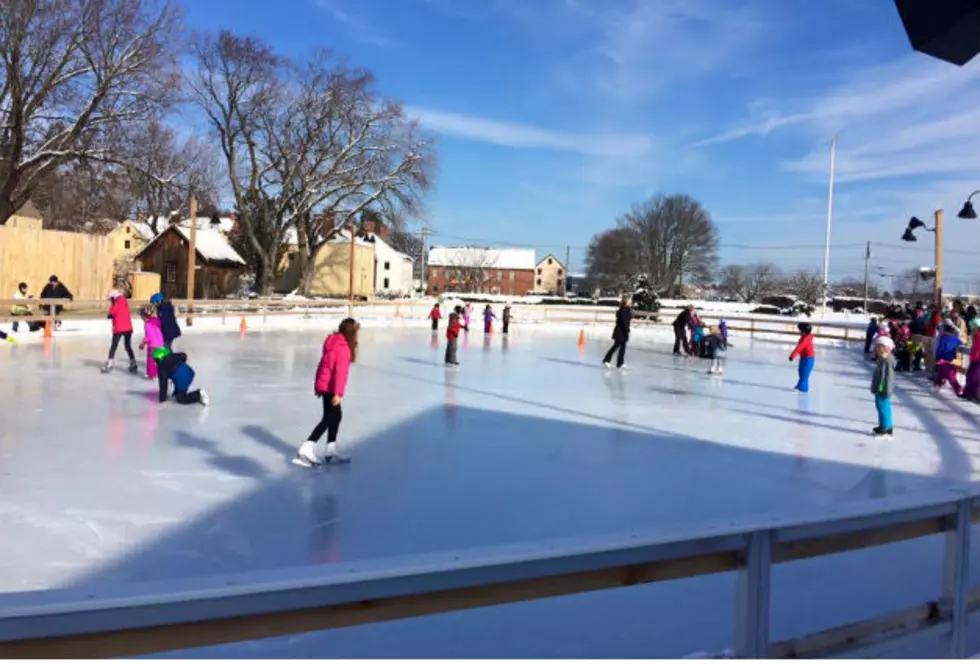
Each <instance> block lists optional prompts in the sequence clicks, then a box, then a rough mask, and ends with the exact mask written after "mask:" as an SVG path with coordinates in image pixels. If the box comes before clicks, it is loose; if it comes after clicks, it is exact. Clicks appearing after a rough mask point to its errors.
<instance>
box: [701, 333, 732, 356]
mask: <svg viewBox="0 0 980 664" xmlns="http://www.w3.org/2000/svg"><path fill="white" fill-rule="evenodd" d="M704 347H705V352H706V356H707V357H710V358H711V359H713V360H720V359H721V358H723V357H725V355H726V354H727V353H728V342H727V341H725V338H724V337H723V336H721V334H720V333H719V334H709V335H708V336H707V337H705V340H704Z"/></svg>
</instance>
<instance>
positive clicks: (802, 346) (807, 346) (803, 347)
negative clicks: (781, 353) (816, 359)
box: [789, 334, 814, 360]
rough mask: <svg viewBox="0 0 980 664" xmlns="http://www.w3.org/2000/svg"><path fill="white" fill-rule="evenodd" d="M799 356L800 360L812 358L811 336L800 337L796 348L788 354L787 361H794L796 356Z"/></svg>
mask: <svg viewBox="0 0 980 664" xmlns="http://www.w3.org/2000/svg"><path fill="white" fill-rule="evenodd" d="M797 355H799V356H800V357H801V358H804V357H813V355H814V352H813V335H812V334H804V335H803V336H802V337H800V343H798V344H796V348H794V349H793V352H792V353H791V354H790V356H789V359H791V360H795V359H796V356H797Z"/></svg>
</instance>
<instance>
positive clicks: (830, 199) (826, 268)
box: [823, 134, 837, 314]
mask: <svg viewBox="0 0 980 664" xmlns="http://www.w3.org/2000/svg"><path fill="white" fill-rule="evenodd" d="M836 160H837V134H834V139H833V140H832V141H831V143H830V189H829V191H828V193H827V239H826V241H825V243H824V250H823V313H824V314H826V313H827V295H828V293H829V291H830V227H831V224H832V223H833V220H834V167H835V165H836Z"/></svg>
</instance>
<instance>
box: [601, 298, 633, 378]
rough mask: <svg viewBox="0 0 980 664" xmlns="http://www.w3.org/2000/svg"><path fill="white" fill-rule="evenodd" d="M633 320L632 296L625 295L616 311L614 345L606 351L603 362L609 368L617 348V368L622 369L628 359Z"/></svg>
mask: <svg viewBox="0 0 980 664" xmlns="http://www.w3.org/2000/svg"><path fill="white" fill-rule="evenodd" d="M632 320H633V309H632V308H630V298H629V296H626V295H624V296H623V300H622V302H621V303H620V305H619V311H617V312H616V327H614V328H613V334H612V338H613V345H612V348H610V349H609V352H607V353H606V357H605V358H603V360H602V363H603V364H604V365H606V368H607V369H608V368H609V363H610V362H612V356H613V353H615V352H616V351H617V350H618V351H619V356H618V357H617V358H616V368H617V369H622V368H623V362H624V361H625V360H626V344H627V342H629V340H630V322H631V321H632Z"/></svg>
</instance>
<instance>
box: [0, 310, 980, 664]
mask: <svg viewBox="0 0 980 664" xmlns="http://www.w3.org/2000/svg"><path fill="white" fill-rule="evenodd" d="M326 327H327V325H326V324H325V328H326ZM331 327H332V325H331ZM325 331H327V330H326V329H325V330H324V332H325ZM324 332H258V333H256V332H249V333H248V334H247V335H245V336H244V337H240V336H239V335H238V334H237V333H236V334H222V333H217V332H207V333H203V332H202V333H195V332H194V331H190V332H189V333H188V334H187V336H185V337H184V339H182V340H180V341H179V342H178V344H177V346H178V349H180V350H184V351H186V352H188V354H189V360H190V364H191V365H192V366H193V367H194V369H195V371H196V372H197V379H196V381H195V385H196V386H198V387H205V388H207V390H208V391H209V393H210V395H211V398H212V405H211V407H210V408H209V409H202V408H200V407H197V406H179V405H177V404H175V403H173V402H171V403H167V404H163V405H161V404H158V403H157V402H156V398H155V397H156V383H155V381H154V382H149V381H146V380H145V379H143V378H141V377H135V376H131V375H129V374H127V373H126V372H125V371H124V370H119V369H117V371H116V372H115V373H113V374H110V375H107V376H106V375H102V374H100V373H99V366H100V365H101V364H102V363H103V362H104V360H105V352H106V349H107V345H108V338H102V337H78V338H68V337H62V338H59V339H57V340H56V341H55V343H53V344H52V345H49V346H47V347H44V346H42V345H39V344H38V345H22V346H16V347H13V346H8V345H6V344H0V377H2V378H0V593H18V592H23V591H33V590H40V589H50V588H67V587H85V586H92V585H96V586H104V585H105V584H117V583H130V582H139V581H149V580H162V579H172V578H180V577H193V576H200V575H212V574H226V573H233V572H236V571H250V570H259V569H268V568H274V567H292V566H305V565H320V564H341V563H344V562H350V561H355V560H362V559H366V558H388V557H398V556H405V555H412V554H419V553H427V552H433V551H447V550H456V549H471V548H479V547H485V546H490V545H496V544H508V543H518V542H526V543H534V542H538V541H541V542H542V546H543V547H546V546H547V545H548V544H547V542H548V540H553V539H555V538H567V537H578V536H582V537H587V536H589V535H596V534H606V533H618V532H629V531H631V530H634V529H645V530H647V531H649V530H650V529H657V530H658V531H661V532H663V533H664V534H669V533H671V532H673V531H677V532H692V531H696V530H697V529H698V527H699V524H705V525H707V524H717V523H719V522H720V523H742V522H744V523H746V524H752V523H757V522H760V521H764V520H766V519H772V518H793V517H795V516H797V515H799V516H801V517H802V516H812V515H814V514H821V513H829V512H830V511H831V510H834V509H836V508H838V507H839V506H840V505H841V504H844V503H849V502H854V501H864V500H869V499H878V498H888V497H896V496H903V495H911V494H915V493H916V492H928V491H931V490H933V489H937V488H942V487H952V486H961V485H962V484H964V483H966V482H971V481H975V480H976V479H977V474H978V471H977V463H978V459H980V432H978V430H977V425H976V422H977V416H978V414H980V409H978V408H977V407H975V406H973V405H970V404H965V403H961V402H959V401H958V400H956V399H955V398H953V397H952V394H951V393H949V392H948V391H947V392H946V393H945V394H941V395H937V394H936V393H935V391H934V390H932V389H931V388H930V387H928V386H927V384H925V383H924V381H923V380H921V379H911V378H908V377H900V378H899V383H898V389H897V393H896V398H895V426H896V434H897V435H896V438H895V440H893V441H887V442H886V441H879V440H875V439H873V438H872V437H871V436H870V434H869V432H870V429H871V428H872V427H873V426H874V425H875V411H874V406H873V403H872V400H871V395H870V394H869V391H868V386H869V381H870V371H871V366H870V365H869V364H868V363H866V362H864V361H863V360H862V359H861V358H860V357H859V355H858V353H857V350H856V349H855V348H850V349H830V348H821V349H818V357H817V368H816V372H815V374H814V378H813V382H812V392H811V394H810V395H808V396H800V395H797V394H796V393H795V392H794V391H793V390H792V387H793V385H794V383H795V380H796V367H795V364H791V363H790V362H788V361H787V356H788V354H789V350H790V348H791V346H790V345H789V344H774V343H764V342H757V343H752V342H750V341H749V340H748V339H740V338H735V339H734V340H733V341H734V344H735V345H734V348H732V349H731V351H730V352H729V358H728V365H727V371H726V374H725V376H724V378H722V379H719V378H716V377H709V376H708V375H706V373H705V372H706V368H707V364H706V363H705V362H699V361H693V362H692V361H688V360H686V359H677V358H674V357H672V356H671V354H670V346H669V345H668V344H667V343H666V342H655V341H649V340H647V341H644V340H643V339H636V340H635V341H634V343H633V344H632V345H631V347H630V351H629V354H628V356H627V363H628V366H629V369H628V371H626V372H624V373H620V372H618V371H615V370H614V371H605V370H603V368H602V367H601V364H600V362H601V357H602V354H603V353H604V352H605V349H606V346H607V340H606V338H607V337H608V334H607V332H606V331H604V330H597V331H596V332H595V333H594V334H593V335H592V338H591V339H590V340H589V342H588V344H587V346H586V348H585V350H584V351H583V352H580V350H579V348H578V347H577V344H576V338H577V334H578V330H577V328H572V327H569V328H567V329H564V330H561V329H551V330H549V329H544V328H531V327H525V328H522V327H517V328H516V329H515V330H514V331H513V332H512V334H511V336H510V338H509V339H504V338H503V337H501V335H499V334H494V335H493V336H492V337H489V338H485V337H484V335H483V334H479V333H470V335H469V337H468V338H467V339H461V341H460V361H461V362H462V367H461V368H460V369H459V370H456V371H452V370H449V371H447V370H446V369H445V368H444V366H443V364H442V355H443V350H444V334H443V332H442V331H440V334H439V335H438V337H433V336H432V335H431V333H430V332H429V331H428V330H423V329H420V328H392V329H382V328H365V329H363V330H362V333H361V358H360V360H359V361H358V363H357V364H356V365H355V366H354V367H353V368H352V371H351V378H350V383H349V388H348V394H347V396H346V398H345V400H344V418H345V419H344V422H343V425H342V427H341V437H340V440H341V442H342V443H343V444H344V445H345V451H346V452H347V453H349V454H350V455H351V456H352V457H353V462H352V463H351V464H350V465H348V466H342V467H327V468H324V469H319V470H305V469H301V468H297V467H295V466H293V465H291V464H290V463H289V461H290V459H291V458H292V456H293V454H294V452H295V450H296V447H297V446H298V444H299V443H300V442H301V441H302V440H304V439H305V437H306V435H307V434H308V433H309V431H310V429H311V428H312V427H313V425H314V424H315V423H316V421H317V420H318V419H319V413H320V405H319V402H318V401H317V400H316V399H315V398H314V397H313V394H312V381H313V372H314V369H315V367H316V363H317V361H318V359H319V354H320V346H321V343H322V340H323V336H324ZM106 336H107V337H108V335H106ZM137 336H139V335H137ZM137 354H138V356H140V360H141V362H142V354H141V353H139V352H138V353H137ZM119 358H120V356H117V364H118V365H121V366H124V365H125V362H121V361H120V359H119ZM974 537H976V531H975V535H974ZM940 554H941V547H940V542H939V540H938V539H923V540H916V541H912V542H908V543H904V544H898V545H892V546H888V547H884V548H880V549H871V550H866V551H859V552H854V553H849V554H843V555H838V556H834V557H831V558H824V559H817V560H812V561H805V562H800V563H792V564H789V565H782V566H779V567H778V568H776V570H775V572H774V577H773V578H774V587H773V608H772V637H773V639H774V640H778V639H783V638H787V637H789V636H793V635H798V634H804V633H808V632H812V631H815V630H819V629H825V628H828V627H832V626H835V625H839V624H842V623H845V622H850V621H855V620H859V619H862V618H867V617H871V616H873V615H875V614H878V613H883V612H886V611H891V610H897V609H900V608H904V607H906V606H909V605H912V604H915V603H917V602H922V601H926V600H928V599H931V598H933V597H935V595H936V594H937V592H938V588H939V577H940V571H941V565H940ZM973 562H974V567H973V570H972V572H971V573H972V574H973V575H974V576H973V578H974V579H976V578H978V577H977V576H975V575H976V574H978V573H980V559H978V558H977V557H976V556H974V560H973ZM733 587H734V577H733V576H732V575H719V576H714V577H703V578H697V579H691V580H685V581H676V582H670V583H667V584H656V585H649V586H640V587H636V588H629V589H623V590H615V591H606V592H600V593H593V594H589V595H580V596H572V597H566V598H560V599H554V600H545V601H539V602H533V603H526V604H522V605H512V606H504V607H497V608H492V609H482V610H479V611H470V612H463V613H455V614H448V615H442V616H435V617H430V618H424V619H416V620H410V621H401V622H396V623H386V624H379V625H373V626H365V627H359V628H350V629H344V630H337V631H333V632H324V633H317V634H308V635H303V636H298V637H292V638H282V639H274V640H268V641H263V642H255V643H248V644H238V645H235V646H225V647H222V648H215V649H207V650H201V651H196V652H195V653H194V654H195V655H203V656H216V655H234V656H238V657H265V656H284V657H295V656H304V657H335V656H336V657H343V656H346V657H359V656H368V657H390V656H407V657H463V656H470V657H474V656H476V657H483V656H489V657H514V656H526V657H548V656H563V657H592V656H603V657H634V656H683V655H685V654H687V653H690V652H692V651H703V650H720V649H723V648H727V647H730V645H731V642H732V611H733V602H734V600H733V594H732V590H733ZM17 601H18V598H17V596H16V595H10V594H6V595H0V605H4V604H6V605H10V604H16V603H17ZM978 631H980V630H974V633H975V635H976V634H977V632H978ZM971 645H972V646H973V651H976V650H978V649H980V647H978V646H980V644H978V643H973V644H971Z"/></svg>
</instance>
